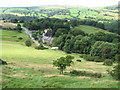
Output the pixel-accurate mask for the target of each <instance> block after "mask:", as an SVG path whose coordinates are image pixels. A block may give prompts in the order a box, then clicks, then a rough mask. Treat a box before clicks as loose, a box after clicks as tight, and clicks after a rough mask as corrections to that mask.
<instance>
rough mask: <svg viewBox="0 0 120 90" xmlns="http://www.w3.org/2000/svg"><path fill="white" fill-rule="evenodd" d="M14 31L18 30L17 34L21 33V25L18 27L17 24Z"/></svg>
mask: <svg viewBox="0 0 120 90" xmlns="http://www.w3.org/2000/svg"><path fill="white" fill-rule="evenodd" d="M16 30H18V32H21V31H22V28H21V25H20V24H17V27H16Z"/></svg>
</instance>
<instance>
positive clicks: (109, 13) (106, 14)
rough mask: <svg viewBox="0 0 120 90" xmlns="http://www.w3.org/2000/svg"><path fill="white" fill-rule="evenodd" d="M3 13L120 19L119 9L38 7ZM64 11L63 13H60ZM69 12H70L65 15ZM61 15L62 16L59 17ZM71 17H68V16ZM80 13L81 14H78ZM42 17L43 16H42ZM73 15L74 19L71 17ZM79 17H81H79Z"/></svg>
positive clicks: (7, 10)
mask: <svg viewBox="0 0 120 90" xmlns="http://www.w3.org/2000/svg"><path fill="white" fill-rule="evenodd" d="M0 10H1V11H3V12H2V13H1V14H11V15H17V16H37V17H39V18H43V17H48V16H49V14H51V16H50V18H52V17H53V18H60V19H63V18H69V19H71V18H79V19H84V18H85V17H88V18H87V19H91V18H93V20H98V19H99V21H100V19H107V20H117V19H118V10H117V9H113V10H110V9H105V8H104V7H102V8H88V7H77V6H76V7H74V6H38V7H22V8H18V7H16V8H2V9H1V8H0ZM59 10H63V12H62V11H61V12H59ZM65 10H67V11H68V12H66V13H64V11H65ZM59 13H61V16H59V15H60V14H59ZM68 13H69V15H68V16H67V14H68ZM78 13H79V14H78ZM41 15H42V16H41ZM71 15H72V16H73V17H71ZM78 15H79V17H78Z"/></svg>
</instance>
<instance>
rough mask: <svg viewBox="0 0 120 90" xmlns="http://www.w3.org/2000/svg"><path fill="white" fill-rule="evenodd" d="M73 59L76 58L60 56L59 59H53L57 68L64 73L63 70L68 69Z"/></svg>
mask: <svg viewBox="0 0 120 90" xmlns="http://www.w3.org/2000/svg"><path fill="white" fill-rule="evenodd" d="M72 59H74V57H73V56H70V55H68V56H66V57H60V58H59V59H57V60H54V61H53V65H54V66H56V67H57V69H58V70H59V71H60V74H63V71H64V70H65V69H66V67H67V66H71V64H72V63H73V61H72Z"/></svg>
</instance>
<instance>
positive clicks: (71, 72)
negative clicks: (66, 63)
mask: <svg viewBox="0 0 120 90" xmlns="http://www.w3.org/2000/svg"><path fill="white" fill-rule="evenodd" d="M70 74H71V75H76V76H89V77H95V78H101V77H102V74H101V73H92V72H87V71H77V70H72V71H70Z"/></svg>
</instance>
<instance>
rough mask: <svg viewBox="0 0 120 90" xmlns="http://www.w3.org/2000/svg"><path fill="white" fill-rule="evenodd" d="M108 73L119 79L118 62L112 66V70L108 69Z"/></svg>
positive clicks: (119, 68) (119, 69)
mask: <svg viewBox="0 0 120 90" xmlns="http://www.w3.org/2000/svg"><path fill="white" fill-rule="evenodd" d="M108 73H109V74H110V75H111V76H112V77H113V78H115V79H116V80H119V81H120V62H119V63H118V64H117V65H116V66H114V68H113V70H111V71H110V70H108Z"/></svg>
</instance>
